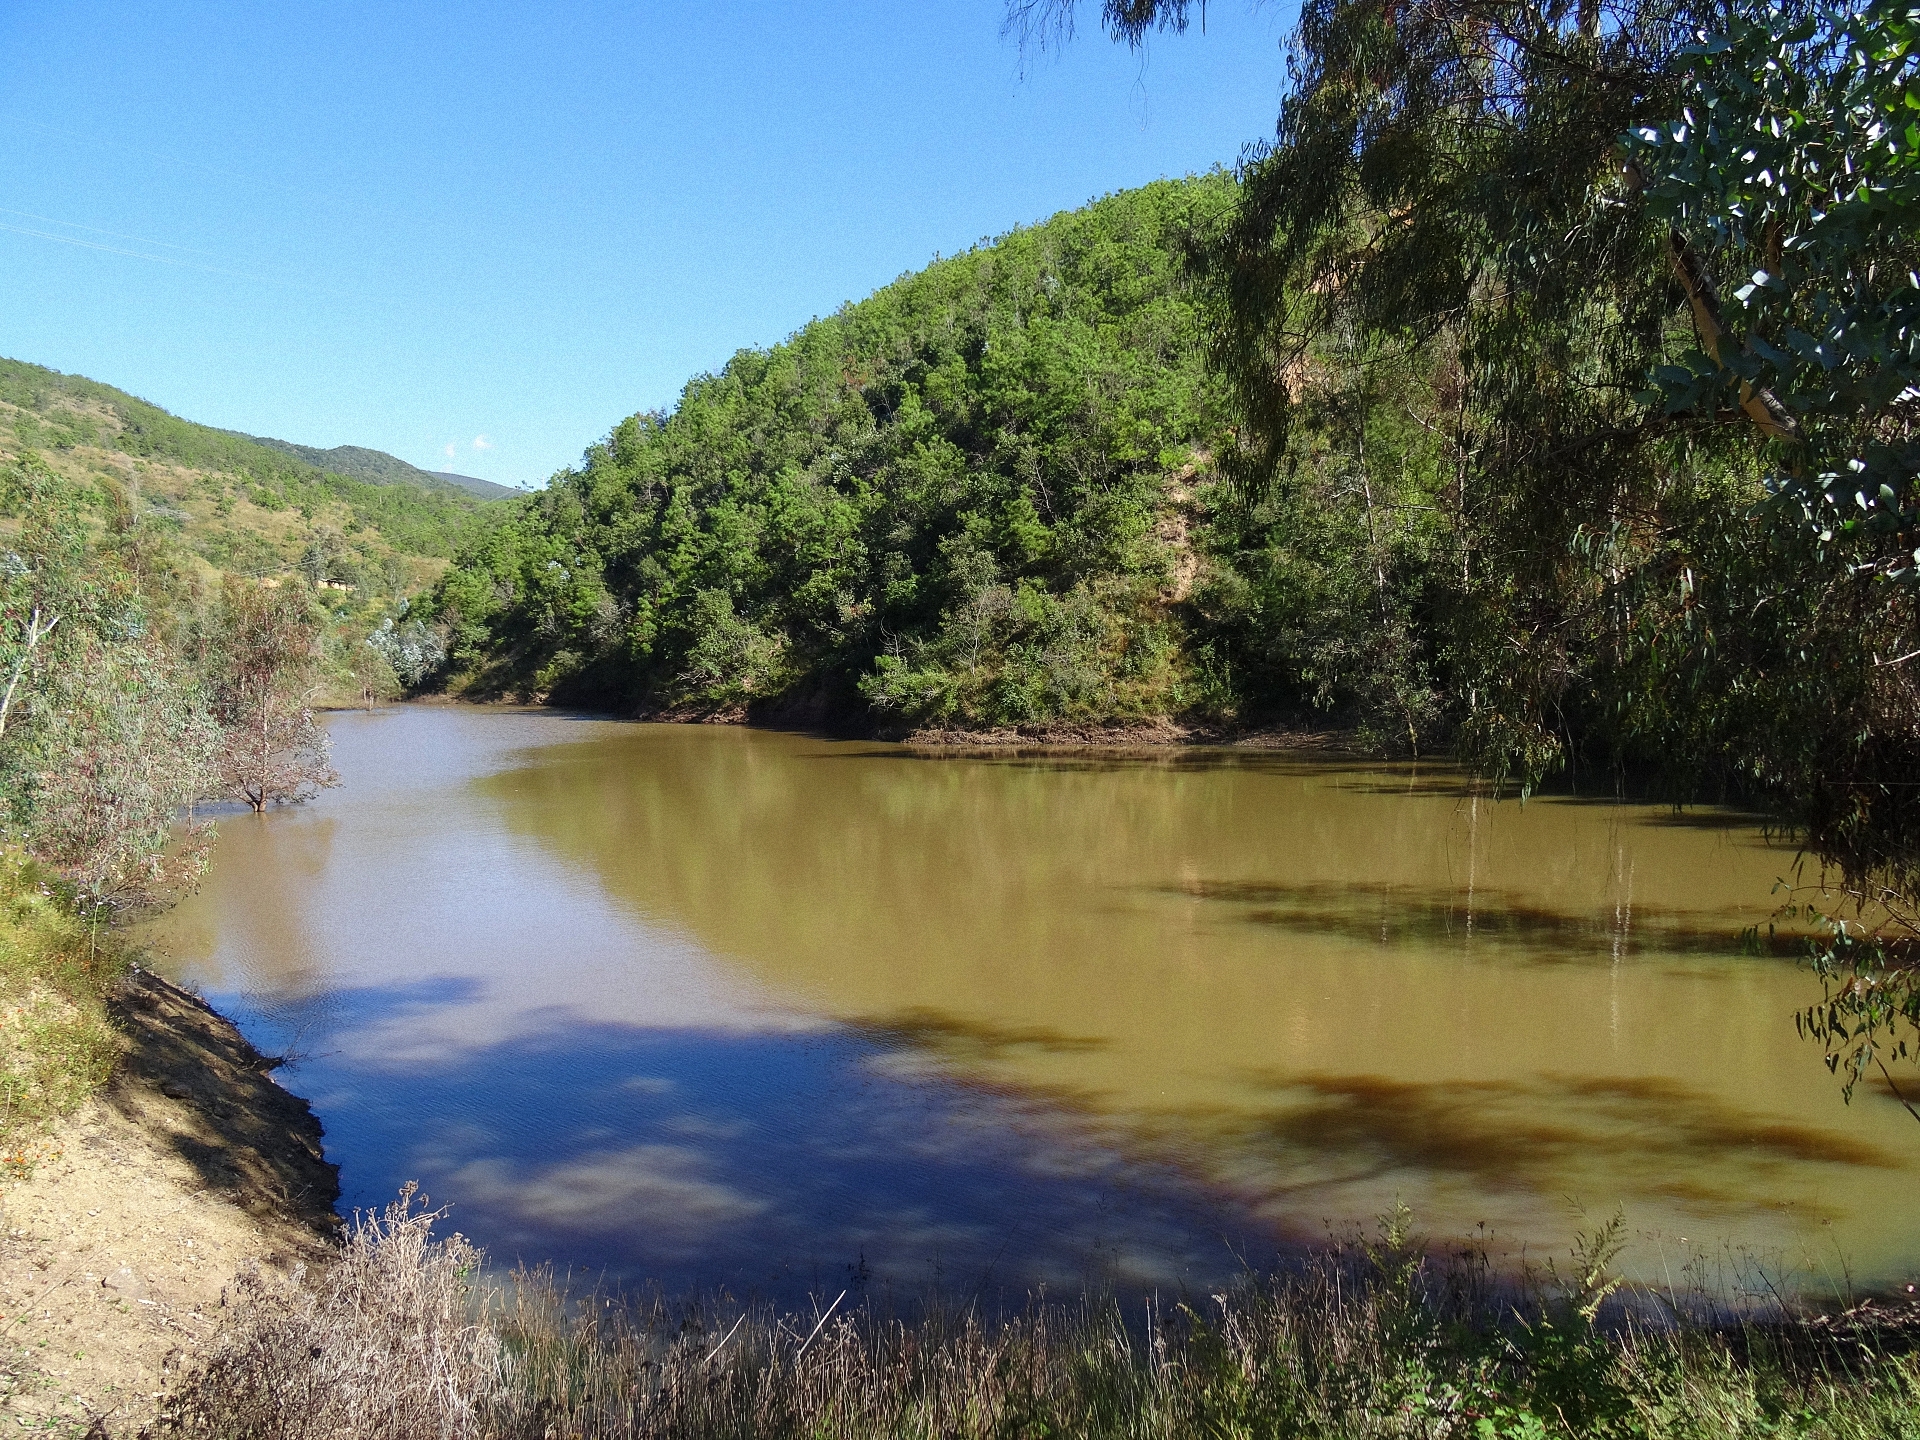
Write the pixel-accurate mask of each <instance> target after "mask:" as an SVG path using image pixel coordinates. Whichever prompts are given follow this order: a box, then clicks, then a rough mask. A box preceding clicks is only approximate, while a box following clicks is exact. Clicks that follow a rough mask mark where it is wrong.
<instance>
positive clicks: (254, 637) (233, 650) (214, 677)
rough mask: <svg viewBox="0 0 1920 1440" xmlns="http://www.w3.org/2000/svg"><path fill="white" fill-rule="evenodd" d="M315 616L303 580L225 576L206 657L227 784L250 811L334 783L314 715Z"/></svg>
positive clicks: (324, 738)
mask: <svg viewBox="0 0 1920 1440" xmlns="http://www.w3.org/2000/svg"><path fill="white" fill-rule="evenodd" d="M320 647H321V622H320V617H319V615H318V614H317V613H316V611H315V608H314V604H313V601H312V598H311V596H310V594H309V593H308V591H307V590H306V588H305V587H304V586H302V585H299V584H297V583H294V582H292V581H288V582H284V583H281V584H267V583H260V582H252V581H245V580H237V579H233V578H231V577H229V578H228V580H227V582H226V585H225V587H224V588H223V590H222V592H221V596H220V606H219V610H218V612H217V614H216V616H215V618H214V623H213V624H212V626H211V627H210V629H209V632H208V638H207V645H206V654H205V661H204V663H205V665H206V671H207V675H208V680H209V688H210V690H211V691H212V694H213V700H214V714H215V715H216V716H217V718H218V719H219V721H220V727H221V730H220V749H219V756H218V764H219V771H220V776H221V781H222V784H223V786H224V788H225V790H226V793H228V794H230V795H232V796H234V797H235V798H236V799H240V800H244V801H246V803H247V804H248V805H250V806H252V807H253V809H254V810H255V811H256V812H258V811H261V810H264V809H266V807H267V806H268V805H276V804H297V803H299V802H300V801H303V800H306V799H310V798H311V797H312V796H313V795H315V794H316V793H318V792H319V791H320V790H322V789H326V788H328V787H330V786H333V785H337V784H339V783H340V777H339V776H338V775H337V774H336V773H335V771H334V769H333V766H332V764H331V762H330V759H329V746H328V742H327V734H326V731H325V730H323V729H321V727H320V725H319V723H318V722H317V721H316V720H315V718H314V713H313V701H314V695H315V693H316V691H317V689H318V685H319V671H320Z"/></svg>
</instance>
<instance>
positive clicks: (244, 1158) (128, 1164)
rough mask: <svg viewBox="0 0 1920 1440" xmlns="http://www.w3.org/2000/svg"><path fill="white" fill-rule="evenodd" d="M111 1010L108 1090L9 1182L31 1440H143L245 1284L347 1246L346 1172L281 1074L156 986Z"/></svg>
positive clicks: (5, 1251)
mask: <svg viewBox="0 0 1920 1440" xmlns="http://www.w3.org/2000/svg"><path fill="white" fill-rule="evenodd" d="M109 1008H110V1011H111V1013H112V1016H113V1019H114V1022H115V1024H116V1026H117V1027H118V1028H119V1030H120V1032H121V1035H122V1037H123V1039H122V1051H121V1055H120V1058H119V1061H118V1063H117V1064H116V1065H115V1067H114V1073H113V1077H112V1079H110V1080H109V1081H108V1082H107V1084H106V1086H105V1087H104V1088H103V1089H102V1090H101V1091H99V1092H98V1093H97V1094H95V1095H94V1096H93V1097H92V1098H91V1099H89V1100H88V1101H87V1102H86V1103H85V1104H84V1105H82V1106H81V1107H80V1109H79V1110H77V1111H75V1112H74V1113H73V1114H71V1115H68V1116H66V1117H64V1118H63V1119H61V1120H59V1121H57V1122H55V1123H54V1124H53V1125H52V1126H51V1127H50V1128H49V1131H48V1133H47V1135H46V1137H45V1139H44V1141H43V1142H42V1143H40V1144H39V1145H37V1146H35V1147H34V1155H33V1164H32V1168H31V1172H30V1173H28V1174H26V1175H24V1176H21V1177H18V1178H9V1179H6V1180H4V1181H0V1417H4V1418H6V1419H12V1420H14V1421H16V1422H17V1423H18V1424H20V1425H21V1426H23V1427H46V1428H53V1427H55V1426H71V1427H72V1428H73V1433H81V1432H82V1431H84V1432H85V1433H87V1434H99V1435H105V1434H134V1433H137V1432H138V1431H139V1430H140V1428H141V1427H142V1425H144V1424H146V1423H147V1422H149V1421H150V1420H151V1419H152V1417H153V1415H154V1413H155V1412H154V1406H155V1402H156V1400H157V1399H158V1398H159V1395H160V1393H161V1392H162V1391H163V1390H164V1389H165V1387H166V1385H167V1383H168V1382H169V1380H170V1379H171V1378H172V1376H173V1374H174V1373H176V1372H177V1371H178V1370H179V1369H180V1368H181V1367H182V1366H183V1365H185V1364H186V1363H188V1362H190V1361H191V1359H192V1358H193V1356H194V1353H195V1352H196V1350H198V1349H199V1348H200V1346H201V1345H202V1344H203V1343H204V1342H205V1341H206V1340H208V1339H210V1338H211V1337H212V1335H213V1334H214V1332H215V1330H216V1328H217V1326H218V1323H219V1315H220V1310H221V1307H222V1306H224V1305H225V1304H226V1299H227V1292H228V1290H229V1288H230V1287H231V1286H232V1284H233V1283H234V1281H235V1279H236V1278H237V1277H238V1276H239V1275H241V1274H242V1273H244V1272H245V1271H247V1270H249V1269H258V1270H260V1271H263V1272H269V1273H278V1274H283V1275H285V1274H291V1273H293V1272H294V1271H295V1270H296V1269H297V1268H299V1267H303V1266H304V1267H308V1268H311V1267H314V1266H316V1265H319V1264H324V1263H325V1261H326V1260H327V1259H328V1257H329V1256H330V1255H331V1254H332V1253H333V1252H334V1250H335V1248H336V1246H337V1243H338V1239H339V1236H340V1233H341V1230H342V1225H341V1221H340V1218H339V1216H338V1215H336V1214H335V1213H334V1205H335V1203H336V1202H337V1200H338V1198H339V1194H340V1185H339V1167H338V1166H336V1165H334V1164H331V1163H330V1162H329V1161H328V1160H327V1159H326V1158H325V1154H324V1151H323V1149H322V1145H321V1136H322V1128H321V1124H320V1121H319V1119H318V1117H317V1116H315V1115H314V1113H313V1108H312V1106H311V1105H310V1104H309V1103H308V1102H307V1101H306V1100H304V1099H302V1098H300V1097H299V1096H296V1095H294V1094H292V1093H290V1092H289V1091H287V1090H286V1089H284V1088H282V1087H281V1086H280V1085H279V1084H277V1083H276V1082H275V1081H274V1080H273V1078H272V1071H273V1069H274V1066H275V1062H274V1061H273V1060H271V1059H270V1058H269V1057H267V1056H264V1055H262V1054H261V1053H260V1052H259V1051H258V1050H256V1049H255V1048H254V1047H253V1046H252V1045H251V1044H250V1043H248V1041H247V1040H246V1039H245V1037H243V1036H242V1035H241V1034H240V1032H239V1030H238V1029H237V1028H236V1027H235V1026H234V1025H233V1023H232V1022H231V1021H230V1020H228V1019H227V1018H226V1017H225V1016H222V1015H220V1014H219V1013H218V1012H216V1011H215V1010H214V1009H213V1008H212V1007H211V1006H209V1005H208V1004H206V1002H205V1001H203V1000H201V999H200V998H199V997H197V996H195V995H192V994H190V993H188V992H187V991H185V990H182V989H180V988H179V987H178V986H175V985H172V984H170V983H169V982H167V981H166V980H163V979H162V978H161V977H159V976H157V975H154V974H152V973H151V972H149V971H145V970H141V969H138V968H135V969H133V970H131V971H129V973H128V974H127V976H126V977H125V978H124V980H123V981H122V982H121V983H120V985H119V986H118V987H117V989H116V991H115V993H114V995H113V997H112V999H111V1001H110V1007H109ZM62 1433H65V1432H64V1431H62Z"/></svg>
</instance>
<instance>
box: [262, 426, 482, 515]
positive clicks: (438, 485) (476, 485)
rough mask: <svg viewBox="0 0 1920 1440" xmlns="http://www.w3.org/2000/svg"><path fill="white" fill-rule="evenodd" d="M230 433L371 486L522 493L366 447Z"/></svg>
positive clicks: (470, 476) (472, 492) (476, 492)
mask: <svg viewBox="0 0 1920 1440" xmlns="http://www.w3.org/2000/svg"><path fill="white" fill-rule="evenodd" d="M228 433H230V434H234V435H240V438H241V439H243V440H251V441H253V443H254V444H256V445H265V446H266V447H267V448H268V449H271V450H278V451H279V452H280V453H281V454H282V455H291V456H293V458H294V459H296V460H301V461H304V462H306V463H307V464H309V465H311V466H313V468H314V469H316V470H325V471H327V472H328V473H330V474H334V475H346V476H350V477H352V478H353V479H355V480H365V481H366V482H367V483H368V484H370V485H419V486H422V487H423V488H425V489H428V490H439V489H443V488H445V487H446V486H448V485H451V486H453V487H454V488H455V489H457V490H464V491H466V492H467V493H468V494H469V495H477V496H479V497H480V498H481V499H482V500H499V499H503V498H504V497H506V496H508V495H517V494H519V493H520V492H519V491H517V490H515V489H514V488H513V487H512V486H511V485H497V484H495V483H494V482H493V481H491V480H482V479H480V478H479V477H478V476H474V475H456V474H454V473H453V472H452V471H451V470H422V469H421V468H420V467H419V466H417V465H409V464H408V463H407V462H406V461H404V460H402V459H401V458H400V457H399V456H398V455H389V454H388V453H387V452H386V451H384V450H369V449H368V448H367V447H366V446H364V445H336V446H334V447H333V448H332V449H331V450H322V449H320V448H319V447H318V446H314V445H296V444H295V443H294V442H293V441H291V440H276V439H274V438H273V437H272V436H270V435H241V434H240V432H239V431H237V430H235V431H230V432H228Z"/></svg>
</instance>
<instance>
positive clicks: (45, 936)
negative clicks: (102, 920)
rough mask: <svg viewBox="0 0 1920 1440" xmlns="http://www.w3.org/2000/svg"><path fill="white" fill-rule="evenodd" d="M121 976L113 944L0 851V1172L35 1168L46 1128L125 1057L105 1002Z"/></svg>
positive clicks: (21, 862)
mask: <svg viewBox="0 0 1920 1440" xmlns="http://www.w3.org/2000/svg"><path fill="white" fill-rule="evenodd" d="M125 969H126V957H125V955H124V953H123V952H122V950H121V949H120V947H119V946H118V945H117V944H116V943H114V941H113V939H112V937H111V936H110V935H106V934H103V933H102V932H101V931H100V930H99V929H98V928H97V927H94V926H89V925H88V924H86V923H85V922H84V921H82V920H80V919H78V918H76V917H75V915H74V914H73V912H72V910H71V909H70V908H69V907H68V906H66V905H65V904H64V903H62V901H61V900H60V899H59V897H58V896H57V895H56V894H55V893H54V891H53V889H52V887H51V886H50V885H49V883H48V882H47V881H46V879H45V877H44V876H43V875H42V874H41V872H40V871H39V869H38V868H37V867H36V866H35V865H34V864H33V862H32V861H30V860H28V859H27V858H26V857H25V856H24V855H22V854H21V853H20V852H19V851H17V850H12V849H4V850H0V1167H5V1168H6V1169H11V1170H14V1171H18V1170H20V1169H21V1168H23V1167H24V1166H26V1165H27V1164H29V1163H30V1160H31V1155H32V1145H31V1142H32V1140H33V1139H34V1138H35V1136H37V1135H38V1134H39V1133H40V1131H41V1129H42V1128H43V1127H44V1125H45V1123H46V1122H47V1121H49V1120H51V1119H53V1118H55V1117H56V1116H60V1115H65V1114H68V1113H70V1112H72V1111H73V1110H74V1109H75V1108H76V1107H78V1106H79V1104H80V1103H81V1102H82V1101H83V1100H85V1099H86V1098H87V1097H88V1096H90V1095H92V1094H93V1093H94V1092H95V1091H96V1090H98V1089H99V1088H100V1086H102V1085H104V1084H105V1083H106V1081H107V1078H108V1076H109V1075H110V1074H111V1073H112V1071H113V1065H114V1061H115V1059H116V1058H117V1057H118V1056H119V1053H120V1038H119V1034H118V1032H116V1031H115V1029H114V1028H113V1025H112V1022H111V1021H110V1020H109V1019H108V1018H107V994H108V991H109V990H110V988H111V987H112V985H113V984H114V982H115V981H116V980H118V979H119V977H120V976H121V975H122V974H124V973H125Z"/></svg>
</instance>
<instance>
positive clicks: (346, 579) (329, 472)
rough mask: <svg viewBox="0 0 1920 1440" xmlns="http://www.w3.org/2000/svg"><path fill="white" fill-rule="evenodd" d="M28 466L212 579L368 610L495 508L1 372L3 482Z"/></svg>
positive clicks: (415, 473) (409, 589) (413, 580)
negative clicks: (361, 602)
mask: <svg viewBox="0 0 1920 1440" xmlns="http://www.w3.org/2000/svg"><path fill="white" fill-rule="evenodd" d="M29 462H31V463H36V464H44V465H46V466H48V467H49V468H50V469H52V470H53V471H54V472H55V473H56V474H58V475H60V476H62V477H63V478H65V479H67V480H70V481H73V482H76V483H77V484H79V485H81V486H83V487H85V488H86V489H87V490H89V491H95V490H98V491H102V492H104V493H108V494H112V495H117V496H120V497H122V503H124V504H125V505H127V506H129V507H131V508H134V509H137V510H139V511H143V512H144V513H145V514H146V515H147V516H148V517H149V518H150V519H152V520H153V522H154V523H155V524H157V525H159V526H162V527H163V528H167V529H170V530H173V531H175V532H177V534H178V536H179V539H180V542H181V544H182V546H183V548H184V550H185V551H186V552H187V553H188V554H190V555H193V556H195V557H197V558H198V559H199V560H201V561H203V562H205V563H206V564H207V565H208V566H210V567H212V568H213V569H214V570H216V571H219V572H224V573H226V574H230V575H243V576H273V575H285V574H290V573H293V572H294V571H296V570H297V569H300V567H303V566H304V567H305V570H304V571H302V573H319V571H320V569H321V568H322V567H324V569H325V572H326V576H327V578H328V579H331V580H334V581H336V582H339V583H342V584H346V585H350V586H353V587H356V588H357V589H358V590H359V592H360V593H361V595H362V596H363V597H365V596H371V595H375V594H380V595H388V596H397V595H408V594H413V593H416V592H417V591H418V590H419V589H420V588H421V587H423V586H424V585H426V584H428V583H430V582H431V580H432V579H433V577H434V576H435V575H437V574H438V573H439V569H440V567H441V566H443V565H444V564H445V562H446V558H447V557H448V556H450V555H452V554H453V552H454V551H455V550H456V549H457V548H458V547H459V545H460V543H461V539H462V536H463V535H464V534H465V532H466V530H467V529H468V528H469V527H470V525H471V523H472V522H473V521H474V520H475V518H476V516H477V512H478V511H480V510H481V509H482V508H483V507H484V506H485V505H486V503H487V500H486V499H484V498H483V497H482V496H481V495H480V494H476V493H475V492H474V491H473V490H472V489H470V488H468V487H467V486H464V485H461V484H459V483H457V482H456V481H454V480H451V479H448V478H446V477H442V476H437V475H434V474H432V473H430V472H428V471H424V470H421V469H419V468H418V467H416V466H412V465H409V464H407V463H406V462H405V461H403V460H400V459H398V458H396V457H394V456H392V455H388V454H385V453H384V452H382V451H379V450H371V449H367V448H365V447H362V446H352V445H343V446H339V447H337V448H336V449H333V450H320V449H316V448H313V447H310V446H300V445H294V444H292V443H290V442H287V441H278V440H264V441H263V440H256V439H254V438H253V437H252V436H250V435H245V434H241V433H239V432H236V431H232V430H222V429H216V428H214V427H212V426H208V425H197V424H195V423H193V422H192V421H190V420H183V419H181V418H180V417H179V416H177V415H173V414H170V413H169V412H167V411H166V410H163V409H161V408H160V407H159V406H157V405H154V404H151V403H149V402H148V401H145V400H142V399H140V398H138V397H137V396H134V395H130V394H128V393H127V392H126V391H124V390H118V389H115V388H114V387H113V386H111V385H103V384H101V383H100V382H98V381H96V380H89V379H87V378H86V377H85V376H83V375H65V374H62V373H60V372H59V371H57V370H49V369H47V368H46V367H44V366H40V365H33V364H30V363H28V362H26V361H22V360H11V359H0V471H4V470H5V469H7V468H9V467H11V466H14V465H20V464H26V463H29ZM474 483H484V482H474ZM502 488H503V489H504V487H502ZM496 493H499V492H496ZM505 493H513V492H505Z"/></svg>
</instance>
